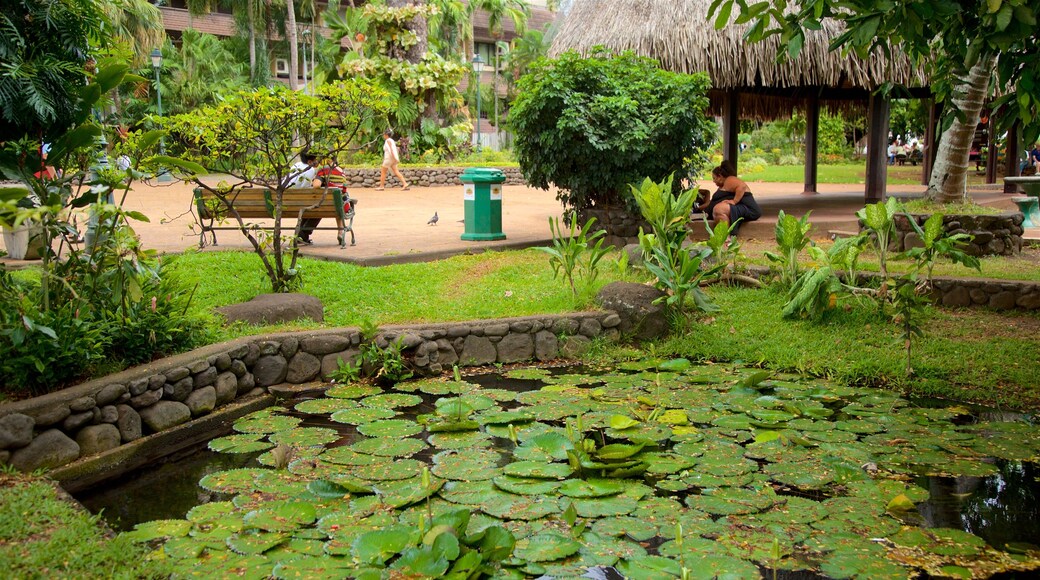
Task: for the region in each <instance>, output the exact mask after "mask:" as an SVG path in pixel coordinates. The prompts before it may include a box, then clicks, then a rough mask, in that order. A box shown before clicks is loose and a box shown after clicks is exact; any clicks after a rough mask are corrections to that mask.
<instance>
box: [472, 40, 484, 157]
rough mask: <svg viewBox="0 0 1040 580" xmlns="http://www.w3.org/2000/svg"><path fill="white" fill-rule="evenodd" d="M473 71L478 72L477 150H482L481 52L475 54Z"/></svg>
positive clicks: (482, 64) (482, 62)
mask: <svg viewBox="0 0 1040 580" xmlns="http://www.w3.org/2000/svg"><path fill="white" fill-rule="evenodd" d="M473 72H475V73H477V74H476V77H477V82H476V90H477V151H480V73H482V72H484V59H482V58H480V53H479V52H478V53H477V54H474V55H473Z"/></svg>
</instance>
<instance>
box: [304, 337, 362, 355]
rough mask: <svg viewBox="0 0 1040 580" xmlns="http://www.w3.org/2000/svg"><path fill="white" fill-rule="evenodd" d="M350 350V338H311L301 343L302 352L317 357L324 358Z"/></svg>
mask: <svg viewBox="0 0 1040 580" xmlns="http://www.w3.org/2000/svg"><path fill="white" fill-rule="evenodd" d="M348 348H350V337H347V336H338V335H329V336H310V337H307V338H304V339H303V340H301V341H300V350H302V351H304V352H307V353H310V354H313V355H315V356H324V355H327V354H332V353H334V352H341V351H344V350H346V349H348Z"/></svg>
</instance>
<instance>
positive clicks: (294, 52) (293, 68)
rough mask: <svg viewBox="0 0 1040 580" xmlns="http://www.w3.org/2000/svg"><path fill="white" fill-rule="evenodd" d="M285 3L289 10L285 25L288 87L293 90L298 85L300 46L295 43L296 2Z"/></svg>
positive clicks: (289, 0)
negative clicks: (287, 43)
mask: <svg viewBox="0 0 1040 580" xmlns="http://www.w3.org/2000/svg"><path fill="white" fill-rule="evenodd" d="M286 5H287V9H288V11H289V14H288V16H289V21H288V24H286V26H285V28H286V31H285V32H286V36H287V37H288V38H287V40H288V41H289V88H290V89H292V90H294V91H295V90H297V89H298V88H299V86H300V85H299V83H298V82H297V75H299V74H300V47H298V46H297V45H296V4H295V3H294V2H293V0H288V1H287V2H286Z"/></svg>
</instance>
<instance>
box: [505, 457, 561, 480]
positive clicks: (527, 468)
mask: <svg viewBox="0 0 1040 580" xmlns="http://www.w3.org/2000/svg"><path fill="white" fill-rule="evenodd" d="M503 471H504V473H505V474H506V475H512V476H514V477H531V478H537V479H564V478H566V477H567V476H569V475H570V474H571V473H572V472H573V471H574V470H573V469H572V468H571V466H570V465H567V464H564V463H543V462H540V461H516V462H514V463H510V464H509V465H506V466H505V467H504V468H503Z"/></svg>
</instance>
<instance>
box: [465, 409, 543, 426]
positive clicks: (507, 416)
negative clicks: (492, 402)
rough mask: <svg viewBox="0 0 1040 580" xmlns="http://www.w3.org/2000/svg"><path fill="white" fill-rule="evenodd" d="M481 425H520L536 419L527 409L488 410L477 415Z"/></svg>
mask: <svg viewBox="0 0 1040 580" xmlns="http://www.w3.org/2000/svg"><path fill="white" fill-rule="evenodd" d="M475 419H476V420H477V422H478V423H480V424H481V425H510V424H512V425H519V424H521V423H530V422H531V421H534V419H535V417H534V415H532V414H530V413H528V412H526V411H487V412H484V413H480V414H479V415H477V416H476V417H475Z"/></svg>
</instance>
